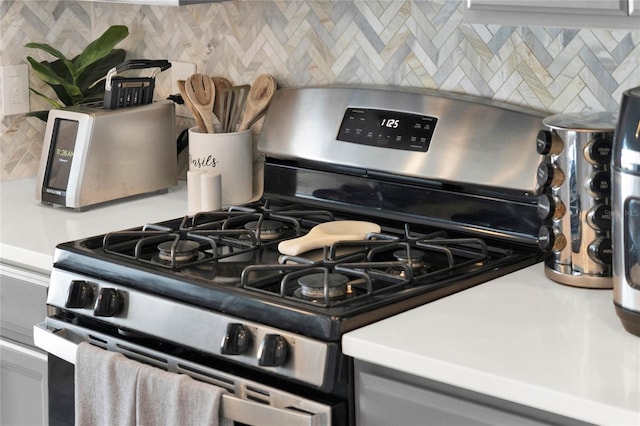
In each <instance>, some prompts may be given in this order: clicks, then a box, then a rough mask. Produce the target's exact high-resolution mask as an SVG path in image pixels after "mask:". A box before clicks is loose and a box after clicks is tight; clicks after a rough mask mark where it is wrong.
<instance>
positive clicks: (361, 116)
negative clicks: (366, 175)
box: [336, 108, 438, 152]
mask: <svg viewBox="0 0 640 426" xmlns="http://www.w3.org/2000/svg"><path fill="white" fill-rule="evenodd" d="M437 122H438V119H437V118H436V117H431V116H428V115H420V114H409V113H406V112H398V111H387V110H381V109H372V108H347V110H346V111H345V113H344V117H343V119H342V124H341V125H340V130H339V132H338V136H337V138H336V139H338V140H341V141H345V142H353V143H358V144H363V145H372V146H378V147H381V148H393V149H404V150H409V151H420V152H426V151H427V150H428V149H429V144H430V143H431V138H432V137H433V131H434V129H435V127H436V123H437Z"/></svg>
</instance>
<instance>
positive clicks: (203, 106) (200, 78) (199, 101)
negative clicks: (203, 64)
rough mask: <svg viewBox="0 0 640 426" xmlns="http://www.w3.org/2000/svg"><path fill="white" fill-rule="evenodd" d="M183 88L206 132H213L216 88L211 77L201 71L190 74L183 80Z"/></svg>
mask: <svg viewBox="0 0 640 426" xmlns="http://www.w3.org/2000/svg"><path fill="white" fill-rule="evenodd" d="M185 89H186V91H187V97H188V98H189V100H190V101H191V103H192V104H193V106H194V108H195V109H196V110H197V111H198V112H199V113H200V116H201V117H202V121H203V122H204V126H205V128H206V130H207V133H215V130H214V129H213V102H214V100H215V97H216V88H215V86H214V85H213V81H212V80H211V77H209V76H208V75H204V74H201V73H195V74H193V75H190V76H189V77H187V80H186V81H185Z"/></svg>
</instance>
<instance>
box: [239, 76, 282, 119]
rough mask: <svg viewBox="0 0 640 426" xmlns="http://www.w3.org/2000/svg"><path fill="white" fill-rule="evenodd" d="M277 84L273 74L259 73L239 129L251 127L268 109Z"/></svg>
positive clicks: (250, 92)
mask: <svg viewBox="0 0 640 426" xmlns="http://www.w3.org/2000/svg"><path fill="white" fill-rule="evenodd" d="M276 89H277V84H276V80H275V79H274V78H273V76H271V75H269V74H262V75H259V76H258V77H257V78H256V80H255V81H254V82H253V85H252V86H251V90H250V91H249V97H248V99H247V106H246V109H245V110H244V114H243V115H242V121H241V122H240V126H238V131H241V130H246V129H249V128H250V127H251V126H253V125H254V124H255V122H256V121H258V119H259V118H260V117H262V115H263V114H264V113H265V111H266V110H267V107H268V106H269V103H270V102H271V98H272V97H273V94H274V93H275V92H276Z"/></svg>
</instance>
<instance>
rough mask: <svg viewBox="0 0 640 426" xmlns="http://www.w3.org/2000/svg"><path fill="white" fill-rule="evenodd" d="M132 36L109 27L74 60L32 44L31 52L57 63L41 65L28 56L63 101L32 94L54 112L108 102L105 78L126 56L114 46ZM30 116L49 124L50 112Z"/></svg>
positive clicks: (42, 94)
mask: <svg viewBox="0 0 640 426" xmlns="http://www.w3.org/2000/svg"><path fill="white" fill-rule="evenodd" d="M128 35H129V29H128V28H127V27H126V26H124V25H113V26H111V27H109V28H108V29H107V30H106V31H105V32H104V33H103V34H102V35H101V36H100V37H98V38H97V39H96V40H94V41H93V42H91V43H89V45H88V46H87V47H86V48H85V49H84V50H83V51H82V53H80V54H79V55H78V56H76V57H75V58H73V59H68V58H67V57H66V56H65V55H64V54H63V53H62V52H60V51H59V50H57V49H55V48H54V47H51V46H50V45H48V44H44V43H28V44H26V45H25V47H27V48H31V49H41V50H43V51H45V52H47V53H49V54H50V55H52V56H54V57H56V58H57V59H56V60H55V61H53V62H49V61H41V62H39V61H37V60H35V59H34V58H32V57H31V56H27V61H28V62H29V64H31V68H32V69H33V71H34V72H35V73H36V75H37V76H38V77H39V78H40V79H42V80H43V81H44V82H45V83H46V84H48V85H49V86H50V87H51V88H52V89H53V91H54V92H55V93H56V95H57V97H58V99H59V101H57V100H55V99H52V98H50V97H49V96H47V95H45V94H44V93H41V92H39V91H37V90H35V89H34V88H30V90H31V91H32V92H33V93H35V94H36V95H38V96H41V97H43V98H44V99H45V100H46V101H47V102H48V103H49V104H51V105H52V106H53V107H54V108H62V107H63V106H65V105H66V106H71V105H77V104H81V103H87V102H94V101H98V100H102V99H104V90H105V89H104V83H105V82H104V78H105V76H106V74H107V71H109V70H110V69H111V68H113V67H115V66H116V65H119V64H121V63H122V62H124V59H125V56H126V52H125V51H124V50H123V49H114V46H115V45H116V44H118V43H119V42H120V41H122V40H123V39H124V38H126V37H127V36H128ZM28 115H31V116H36V117H38V118H40V119H41V120H44V121H46V120H47V117H48V115H49V111H34V112H31V113H29V114H28Z"/></svg>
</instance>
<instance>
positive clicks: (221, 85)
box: [211, 77, 232, 124]
mask: <svg viewBox="0 0 640 426" xmlns="http://www.w3.org/2000/svg"><path fill="white" fill-rule="evenodd" d="M211 80H212V81H213V85H214V86H215V88H216V100H215V102H214V104H213V115H214V116H215V118H216V119H218V123H220V124H222V116H221V115H222V114H223V113H224V108H223V105H224V103H223V100H222V96H219V95H220V93H221V91H222V89H226V88H229V87H231V86H232V84H231V82H230V81H229V80H227V79H226V78H224V77H211Z"/></svg>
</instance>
